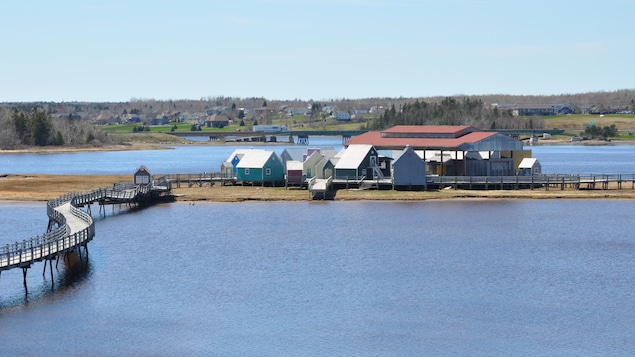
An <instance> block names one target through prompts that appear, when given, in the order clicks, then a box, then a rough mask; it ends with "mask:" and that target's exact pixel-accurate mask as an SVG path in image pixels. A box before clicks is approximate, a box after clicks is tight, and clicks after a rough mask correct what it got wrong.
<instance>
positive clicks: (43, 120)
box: [29, 109, 51, 146]
mask: <svg viewBox="0 0 635 357" xmlns="http://www.w3.org/2000/svg"><path fill="white" fill-rule="evenodd" d="M29 130H30V132H31V137H32V139H33V144H35V145H37V146H46V145H47V144H48V143H49V136H50V134H51V121H50V118H49V117H48V115H46V114H45V113H44V112H42V111H39V110H37V109H36V110H34V112H33V115H32V117H31V123H30V128H29Z"/></svg>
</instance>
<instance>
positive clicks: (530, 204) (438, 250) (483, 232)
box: [0, 145, 635, 356]
mask: <svg viewBox="0 0 635 357" xmlns="http://www.w3.org/2000/svg"><path fill="white" fill-rule="evenodd" d="M329 146H336V145H329ZM275 148H277V150H279V151H282V150H283V149H284V147H278V146H276V147H275ZM532 149H533V151H534V156H535V157H538V158H539V160H540V161H541V162H542V165H543V169H544V170H545V172H554V171H555V172H560V171H561V170H571V172H580V173H586V172H588V173H593V172H602V173H619V172H622V173H631V172H635V168H634V167H633V163H632V162H631V161H632V158H633V157H634V156H633V154H634V153H635V146H632V145H625V146H602V147H584V146H551V147H544V146H537V147H533V148H532ZM231 151H233V148H232V147H220V146H216V147H210V146H183V147H176V148H175V149H174V150H159V151H143V152H120V153H79V154H26V155H17V159H16V158H15V157H13V155H0V161H1V163H2V165H1V166H0V173H13V172H22V173H24V172H32V173H39V172H46V171H45V170H48V172H47V173H64V172H60V171H59V170H64V169H60V165H59V164H63V163H65V162H66V161H65V160H71V162H73V165H75V164H76V163H79V162H82V165H81V168H80V169H79V171H80V172H71V173H83V174H95V173H104V172H105V173H130V172H133V171H134V170H136V168H137V167H138V165H140V164H146V165H149V167H154V166H153V165H157V166H158V167H159V169H158V171H162V170H163V169H161V167H163V168H170V170H169V172H173V171H180V172H188V171H190V170H191V172H200V171H205V169H202V163H205V165H208V164H209V165H210V166H213V167H216V166H218V167H219V166H220V161H222V160H224V159H225V158H226V157H227V156H228V155H229V153H230V152H231ZM67 155H68V156H67ZM75 155H76V156H75ZM109 155H114V156H109ZM42 157H44V159H42ZM7 158H9V159H7ZM184 158H186V159H184ZM219 158H220V159H219ZM206 160H207V161H206ZM217 160H220V161H219V162H216V161H217ZM112 161H116V162H115V163H113V162H112ZM166 162H167V163H166ZM161 165H164V166H161ZM61 166H62V167H68V165H61ZM71 166H72V165H71ZM128 166H130V167H128ZM122 167H123V168H122ZM596 168H597V171H596V170H595V169H596ZM30 170H31V171H30ZM210 170H211V169H210ZM93 212H98V209H97V207H93ZM108 212H109V213H110V210H108ZM634 214H635V201H633V200H447V201H425V202H373V201H365V202H341V201H335V202H275V203H261V202H246V203H206V204H201V203H196V204H188V203H172V204H166V205H158V206H153V207H150V208H148V209H145V210H142V211H137V212H132V213H126V214H120V215H109V216H108V217H106V218H104V219H98V220H97V223H96V231H97V236H96V237H95V239H94V240H93V241H92V242H91V243H90V244H89V245H88V249H89V259H88V260H86V258H85V255H84V256H83V260H82V261H81V262H79V263H78V262H76V261H75V262H74V263H73V264H70V265H68V264H66V263H65V262H63V261H61V262H59V266H58V267H57V269H56V268H55V267H54V274H53V279H51V276H50V271H49V270H48V269H47V271H46V272H45V274H42V273H43V266H44V265H43V263H36V264H35V265H34V266H33V267H32V268H31V269H29V272H28V277H27V283H28V287H29V290H28V294H25V290H24V287H23V286H22V272H21V271H20V270H13V271H5V272H3V273H2V275H1V276H0V352H1V355H2V356H13V355H39V354H47V355H69V356H80V355H81V356H85V355H118V356H119V355H124V356H128V355H152V356H155V355H156V356H173V355H194V356H210V355H212V356H281V355H294V356H296V355H300V356H308V355H311V356H420V355H432V356H466V355H469V356H509V355H513V356H535V355H558V356H560V355H564V356H580V355H584V356H594V355H597V356H606V355H611V356H630V355H633V354H634V353H635V325H634V324H633V321H635V316H634V315H635V293H634V292H633V286H635V259H634V258H635V256H634V255H635V239H634V238H632V236H633V233H632V230H633V228H634V227H633V224H632V222H633V219H632V217H633V216H634ZM0 222H2V224H3V225H4V226H5V227H10V229H6V230H5V233H4V234H3V235H2V236H1V237H0V246H1V245H2V244H6V243H10V242H13V241H15V240H21V239H24V238H28V237H32V236H35V235H38V234H41V233H43V232H44V231H45V229H46V225H47V222H48V219H47V217H46V208H45V204H44V203H37V202H1V203H0ZM76 259H77V257H75V260H76ZM47 268H48V267H47Z"/></svg>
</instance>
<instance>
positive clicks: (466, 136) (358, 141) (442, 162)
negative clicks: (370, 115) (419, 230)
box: [347, 125, 531, 176]
mask: <svg viewBox="0 0 635 357" xmlns="http://www.w3.org/2000/svg"><path fill="white" fill-rule="evenodd" d="M347 145H372V146H373V147H374V148H376V149H377V151H378V152H381V153H384V155H386V156H389V157H392V158H396V157H398V156H399V155H400V154H401V153H402V152H403V150H404V149H405V148H406V147H407V146H410V147H411V148H412V149H413V150H414V152H415V153H417V155H418V156H419V157H420V158H421V159H422V160H423V161H424V162H425V163H426V167H427V169H426V171H427V173H428V174H430V175H450V176H513V175H516V171H517V168H518V165H519V164H520V162H521V160H522V159H523V158H526V157H531V151H529V150H524V149H523V143H522V142H520V141H518V140H516V139H513V138H510V137H508V136H505V135H503V134H500V133H497V132H489V131H487V132H486V131H482V130H479V129H477V128H474V127H471V126H447V125H434V126H430V125H421V126H411V125H398V126H395V127H392V128H389V129H386V130H383V131H371V132H367V133H364V134H361V135H358V136H355V137H352V138H351V139H350V140H348V142H347Z"/></svg>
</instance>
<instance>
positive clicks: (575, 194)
mask: <svg viewBox="0 0 635 357" xmlns="http://www.w3.org/2000/svg"><path fill="white" fill-rule="evenodd" d="M121 181H123V182H131V181H132V176H131V175H44V174H43V175H40V174H33V175H13V174H12V175H0V200H2V201H48V200H52V199H54V198H57V197H59V196H61V195H64V194H66V193H69V192H85V191H91V190H94V189H97V188H102V187H112V185H113V184H114V183H115V182H121ZM631 187H632V185H630V184H626V185H624V186H623V189H617V187H611V189H609V190H600V189H596V190H575V189H570V188H567V189H565V190H560V189H554V188H551V189H550V190H549V191H547V190H545V189H535V190H529V189H526V190H453V189H444V190H440V191H392V190H381V191H377V190H353V189H351V190H339V191H337V194H336V195H335V201H347V200H373V201H377V200H392V201H422V200H432V199H514V198H516V199H557V198H567V199H635V189H632V188H631ZM172 193H173V194H174V195H176V200H177V201H186V202H195V201H201V202H204V201H207V202H244V201H308V200H310V199H311V198H310V195H309V192H308V191H307V190H303V189H299V188H289V189H286V188H284V187H260V186H244V187H243V186H221V185H214V186H212V187H210V186H203V187H198V186H196V185H194V186H192V187H187V185H181V188H173V190H172Z"/></svg>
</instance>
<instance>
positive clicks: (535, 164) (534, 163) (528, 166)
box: [518, 158, 542, 176]
mask: <svg viewBox="0 0 635 357" xmlns="http://www.w3.org/2000/svg"><path fill="white" fill-rule="evenodd" d="M541 173H542V165H540V162H539V161H538V159H536V158H524V159H523V160H522V161H521V162H520V165H518V176H534V175H539V174H541Z"/></svg>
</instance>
